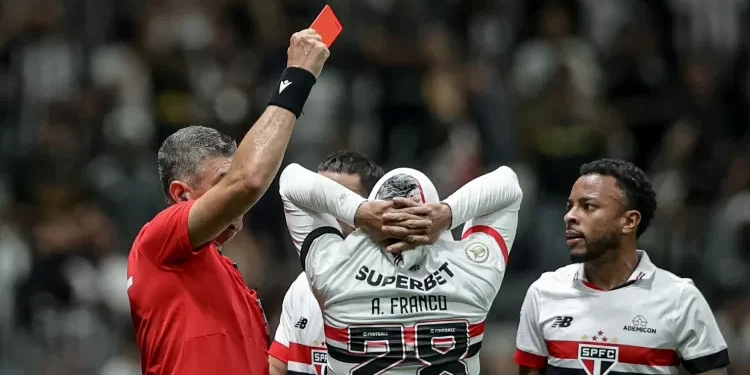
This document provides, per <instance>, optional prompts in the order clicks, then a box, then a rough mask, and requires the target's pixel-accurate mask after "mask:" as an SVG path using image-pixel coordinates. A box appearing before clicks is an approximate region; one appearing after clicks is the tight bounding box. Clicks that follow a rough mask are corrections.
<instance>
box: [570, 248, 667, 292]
mask: <svg viewBox="0 0 750 375" xmlns="http://www.w3.org/2000/svg"><path fill="white" fill-rule="evenodd" d="M635 252H636V256H637V257H638V266H636V267H635V270H633V273H632V274H631V275H630V277H629V278H628V281H626V282H625V283H626V284H627V283H633V282H636V281H638V280H650V279H651V278H652V277H654V272H655V271H656V266H655V265H654V264H653V263H652V262H651V259H649V257H648V254H646V252H645V251H643V250H636V251H635ZM573 280H579V281H583V282H587V281H588V280H586V272H585V271H584V269H583V263H578V270H577V271H576V273H575V274H574V275H573Z"/></svg>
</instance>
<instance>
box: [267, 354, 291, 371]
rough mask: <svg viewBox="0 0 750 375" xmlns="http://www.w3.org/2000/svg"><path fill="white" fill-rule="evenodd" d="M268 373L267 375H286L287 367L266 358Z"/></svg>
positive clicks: (272, 358)
mask: <svg viewBox="0 0 750 375" xmlns="http://www.w3.org/2000/svg"><path fill="white" fill-rule="evenodd" d="M268 373H269V375H287V365H286V363H284V362H281V361H279V360H278V359H276V358H274V357H272V356H269V357H268Z"/></svg>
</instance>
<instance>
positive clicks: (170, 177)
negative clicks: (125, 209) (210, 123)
mask: <svg viewBox="0 0 750 375" xmlns="http://www.w3.org/2000/svg"><path fill="white" fill-rule="evenodd" d="M235 151H237V143H236V142H235V141H234V140H233V139H232V138H231V137H229V136H228V135H225V134H222V133H220V132H219V131H218V130H216V129H211V128H207V127H205V126H188V127H185V128H182V129H180V130H178V131H176V132H175V133H174V134H172V135H170V136H169V137H167V139H165V140H164V143H162V144H161V147H159V153H158V155H157V160H158V165H159V179H160V180H161V188H162V193H163V194H164V199H165V200H166V202H167V204H172V203H174V202H173V201H172V198H171V197H170V196H169V184H171V183H172V181H177V180H180V181H183V182H186V183H188V184H190V185H191V186H195V185H197V184H199V183H200V181H198V174H199V173H200V172H201V170H202V167H203V162H204V161H206V160H207V159H211V158H217V157H232V156H233V155H234V153H235Z"/></svg>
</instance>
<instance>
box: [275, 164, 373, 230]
mask: <svg viewBox="0 0 750 375" xmlns="http://www.w3.org/2000/svg"><path fill="white" fill-rule="evenodd" d="M279 193H280V194H281V196H282V197H285V198H286V199H288V200H289V201H290V202H292V203H293V204H294V205H297V206H299V207H303V208H306V209H308V210H311V211H315V212H320V213H324V214H329V215H332V216H333V217H335V218H336V219H338V220H340V221H342V222H344V223H346V224H348V225H354V215H355V213H356V212H357V208H358V207H359V205H360V204H362V202H364V201H365V200H366V199H365V198H362V197H361V196H359V195H358V194H357V193H355V192H353V191H351V190H349V189H347V188H346V187H344V186H343V185H340V184H338V183H336V182H335V181H333V180H331V179H329V178H326V177H324V176H322V175H319V174H317V173H315V172H312V171H310V170H307V169H305V168H304V167H302V166H301V165H299V164H290V165H289V166H287V167H286V168H284V171H283V172H281V177H280V178H279Z"/></svg>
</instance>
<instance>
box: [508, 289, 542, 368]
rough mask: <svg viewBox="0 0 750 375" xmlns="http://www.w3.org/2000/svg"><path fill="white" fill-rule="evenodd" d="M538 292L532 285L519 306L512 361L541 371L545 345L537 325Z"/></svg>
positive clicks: (539, 327) (540, 328)
mask: <svg viewBox="0 0 750 375" xmlns="http://www.w3.org/2000/svg"><path fill="white" fill-rule="evenodd" d="M539 302H540V301H539V290H538V289H537V287H536V286H535V284H532V285H531V286H530V287H529V290H528V291H527V292H526V297H525V298H524V300H523V305H522V306H521V320H520V322H519V323H518V333H517V334H516V354H515V355H514V356H513V359H514V361H515V362H516V364H518V365H519V366H523V367H527V368H531V369H537V370H541V369H544V367H545V366H546V365H547V357H548V356H549V354H548V353H547V345H546V343H545V341H544V334H543V333H542V327H541V326H540V325H539Z"/></svg>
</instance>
